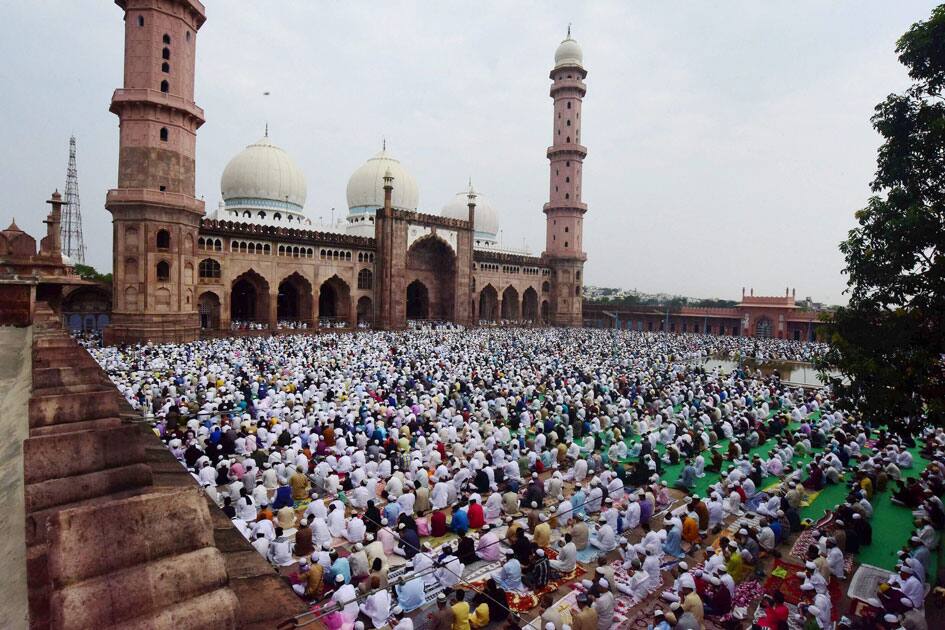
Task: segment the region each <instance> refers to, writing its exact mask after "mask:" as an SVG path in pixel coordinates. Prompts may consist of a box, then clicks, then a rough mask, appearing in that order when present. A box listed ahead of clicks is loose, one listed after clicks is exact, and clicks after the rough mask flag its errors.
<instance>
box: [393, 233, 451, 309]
mask: <svg viewBox="0 0 945 630" xmlns="http://www.w3.org/2000/svg"><path fill="white" fill-rule="evenodd" d="M405 267H406V270H405V271H406V279H407V281H409V282H413V281H419V282H420V283H421V284H422V285H423V288H424V289H425V290H426V297H425V298H424V300H425V308H426V317H425V319H436V320H445V321H452V320H453V319H454V307H455V297H456V296H455V290H456V254H455V252H454V251H453V249H452V247H451V246H450V245H449V244H448V243H447V242H446V241H444V240H443V238H441V237H440V236H437V235H434V234H429V235H426V236H423V237H421V238H418V239H417V240H416V241H414V242H413V243H412V244H411V245H410V247H409V248H408V249H407V260H406V265H405ZM417 290H418V291H419V289H417ZM415 297H417V298H419V297H420V295H419V293H417V294H416V295H415ZM464 297H465V296H464ZM424 300H421V301H420V302H423V301H424ZM420 302H418V304H420ZM418 308H419V307H418ZM421 310H422V309H421ZM415 312H417V313H419V312H420V311H415Z"/></svg>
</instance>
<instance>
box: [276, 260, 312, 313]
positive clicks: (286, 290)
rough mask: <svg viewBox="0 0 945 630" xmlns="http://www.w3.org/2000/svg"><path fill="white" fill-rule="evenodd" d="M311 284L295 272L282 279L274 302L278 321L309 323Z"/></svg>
mask: <svg viewBox="0 0 945 630" xmlns="http://www.w3.org/2000/svg"><path fill="white" fill-rule="evenodd" d="M312 300H313V293H312V283H311V282H309V281H308V279H306V278H305V277H303V276H302V274H300V273H299V272H297V271H296V272H295V273H293V274H291V275H289V276H286V277H285V278H283V279H282V282H280V283H279V293H278V297H277V301H276V318H277V319H278V320H280V321H281V320H288V321H304V322H309V321H310V319H311V316H312Z"/></svg>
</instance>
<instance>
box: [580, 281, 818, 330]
mask: <svg viewBox="0 0 945 630" xmlns="http://www.w3.org/2000/svg"><path fill="white" fill-rule="evenodd" d="M826 312H827V311H825V310H823V309H820V308H815V307H814V306H813V305H812V304H810V303H807V302H805V303H801V304H798V303H797V301H796V300H795V291H794V290H790V291H789V290H787V289H785V291H784V295H775V296H761V295H755V291H754V289H752V290H751V291H750V292H749V293H748V294H747V295H746V294H745V289H742V299H741V301H740V302H739V303H738V304H736V305H735V306H733V307H731V308H724V307H723V308H700V307H694V306H683V307H681V308H675V309H674V308H671V307H669V306H620V305H617V304H610V303H602V302H585V303H584V325H585V326H589V327H594V328H618V329H624V330H640V331H666V332H675V333H700V334H709V335H731V336H742V337H775V338H777V339H793V340H795V341H801V340H810V341H813V340H815V339H817V338H818V334H819V331H820V329H821V328H823V326H825V325H826V324H825V322H823V321H822V315H823V314H824V313H826Z"/></svg>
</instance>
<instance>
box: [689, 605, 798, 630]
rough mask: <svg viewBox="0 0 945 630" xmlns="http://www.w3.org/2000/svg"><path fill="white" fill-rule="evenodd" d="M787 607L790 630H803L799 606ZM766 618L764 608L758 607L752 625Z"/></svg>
mask: <svg viewBox="0 0 945 630" xmlns="http://www.w3.org/2000/svg"><path fill="white" fill-rule="evenodd" d="M785 606H787V609H788V630H802V628H803V627H804V626H803V624H802V623H801V620H800V619H799V618H798V616H797V614H798V613H797V606H795V605H794V604H785ZM764 616H765V610H764V608H762V607H761V606H758V608H757V609H755V616H754V618H753V619H752V623H755V624H756V623H758V622H759V621H761V618H762V617H764ZM706 621H708V620H706ZM706 627H707V628H712V626H711V625H709V624H708V623H706Z"/></svg>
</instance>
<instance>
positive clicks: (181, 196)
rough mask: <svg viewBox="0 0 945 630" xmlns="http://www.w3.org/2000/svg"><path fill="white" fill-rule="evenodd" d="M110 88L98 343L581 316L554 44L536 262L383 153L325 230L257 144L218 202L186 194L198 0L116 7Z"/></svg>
mask: <svg viewBox="0 0 945 630" xmlns="http://www.w3.org/2000/svg"><path fill="white" fill-rule="evenodd" d="M118 4H119V6H121V7H122V8H123V9H124V10H125V30H126V33H125V73H124V86H123V87H122V88H120V89H118V90H116V91H115V93H114V96H113V98H112V102H111V107H110V111H112V112H113V113H115V114H116V115H117V116H118V117H119V120H120V128H121V131H120V152H119V164H118V187H117V188H116V189H113V190H110V191H109V192H108V195H107V200H106V207H107V208H108V210H109V211H110V212H111V213H112V216H113V274H114V280H113V295H112V313H111V324H110V326H109V327H108V328H107V330H106V338H107V339H108V341H109V342H111V343H120V342H133V341H141V340H152V341H166V342H180V341H187V340H192V339H195V338H196V337H198V335H201V334H204V335H206V334H212V332H211V331H214V330H230V329H232V328H234V327H243V326H246V327H253V328H262V329H269V330H274V329H276V328H277V327H279V326H280V322H281V323H282V324H283V325H290V324H289V322H291V325H293V326H296V325H305V326H308V327H315V326H322V327H324V326H331V327H337V328H353V327H358V326H361V327H368V326H369V327H374V328H381V329H399V328H404V327H405V326H407V325H408V321H409V320H437V321H448V322H454V323H458V324H463V325H478V324H479V323H481V322H494V321H499V320H508V321H516V322H525V323H534V324H549V325H558V326H580V325H581V324H582V272H583V267H584V262H585V260H586V258H587V257H586V254H585V253H584V251H583V248H582V236H583V229H582V222H583V217H584V213H585V212H586V211H587V206H586V205H585V204H584V203H583V202H582V190H581V177H582V165H583V161H584V157H585V156H586V154H587V150H586V148H585V147H584V146H583V145H582V144H581V103H582V100H583V97H584V94H585V91H586V86H585V83H584V78H585V76H586V75H587V71H586V70H585V68H584V63H583V56H582V51H581V47H580V46H579V45H578V43H577V42H576V41H575V40H574V39H573V38H572V37H571V36H570V32H569V33H568V37H567V38H566V39H565V40H564V41H562V42H561V44H560V45H559V46H558V48H557V50H556V51H555V55H554V65H553V67H552V69H551V73H550V79H551V81H552V84H551V91H550V93H551V97H552V99H553V101H554V110H553V116H552V139H553V141H552V144H551V146H550V147H549V148H548V149H547V157H548V160H549V162H550V184H549V201H548V203H546V204H545V205H544V208H543V211H544V214H545V221H546V234H545V248H544V251H543V252H542V253H541V255H538V256H536V255H529V254H528V253H527V252H524V251H516V250H510V249H507V248H503V247H502V246H501V245H500V243H499V239H498V234H499V215H498V212H497V211H496V208H495V207H494V206H493V205H492V204H491V203H490V202H489V201H488V200H487V198H486V197H485V196H483V195H481V194H480V193H478V192H477V191H476V190H475V189H474V188H473V186H472V183H471V182H470V184H469V185H468V187H467V188H466V189H465V190H462V191H459V192H457V193H456V195H455V196H454V197H453V198H452V199H448V200H445V203H444V204H443V206H442V207H441V208H440V210H439V212H435V213H427V212H423V211H421V209H420V203H419V199H420V188H419V186H418V184H417V180H416V179H415V178H414V176H413V174H411V172H410V170H409V169H408V168H407V166H406V165H404V164H402V163H401V162H400V161H399V160H398V159H397V158H396V157H395V156H394V155H392V153H391V152H390V151H389V150H388V149H387V147H386V146H384V147H383V148H382V149H381V151H380V152H378V153H377V154H375V155H374V156H373V157H371V158H370V159H368V160H367V161H366V162H365V163H364V164H363V165H362V166H361V167H359V168H358V169H357V170H356V171H355V172H354V173H352V175H351V177H350V178H349V180H348V185H347V202H348V214H347V216H346V217H345V218H344V220H343V222H341V223H340V224H338V225H332V226H329V227H324V226H316V225H313V223H312V221H311V219H310V218H309V217H308V216H307V214H306V208H305V203H306V197H307V187H306V181H305V177H304V174H303V173H302V172H301V171H300V170H299V168H298V166H297V165H296V164H295V162H294V161H293V159H292V157H291V156H290V155H289V154H288V153H286V152H285V151H284V150H283V149H281V148H280V147H278V146H277V145H276V144H275V143H274V142H273V139H271V138H270V137H269V134H268V130H267V133H266V135H264V136H263V137H262V138H260V139H259V140H257V141H256V142H254V143H252V144H250V145H249V146H247V147H246V149H244V150H243V151H242V152H241V153H239V154H238V155H236V156H235V157H234V158H233V159H232V160H231V161H230V162H229V164H227V166H226V168H225V169H224V170H223V173H222V176H221V178H220V192H221V197H222V201H221V202H220V204H219V206H218V207H216V208H214V209H212V210H210V211H205V208H204V203H203V201H201V200H200V199H199V198H198V197H197V196H196V195H195V190H194V169H195V146H196V134H197V129H198V128H199V127H200V126H201V125H202V124H203V122H204V115H203V110H202V109H201V108H200V107H198V106H197V105H196V104H195V103H194V64H195V61H196V44H197V31H198V30H199V29H200V27H201V26H202V25H203V23H204V21H205V12H204V8H203V6H202V5H201V4H200V2H198V1H197V0H174V1H168V0H147V1H139V2H135V3H134V4H133V5H132V3H125V2H118Z"/></svg>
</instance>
